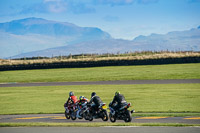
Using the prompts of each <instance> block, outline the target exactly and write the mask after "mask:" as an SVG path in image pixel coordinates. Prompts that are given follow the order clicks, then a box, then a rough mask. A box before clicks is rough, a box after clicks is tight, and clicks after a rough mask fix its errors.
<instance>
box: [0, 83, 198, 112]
mask: <svg viewBox="0 0 200 133" xmlns="http://www.w3.org/2000/svg"><path fill="white" fill-rule="evenodd" d="M116 90H119V91H120V92H121V93H123V94H124V95H125V97H126V100H127V101H128V102H131V103H132V108H134V109H135V110H136V112H140V113H141V112H165V113H171V112H181V113H184V112H187V113H199V112H200V84H167V85H166V84H160V85H152V84H151V85H150V84H144V85H83V86H45V87H44V86H43V87H9V88H7V87H5V88H3V87H1V88H0V114H27V113H30V114H35V113H63V112H64V108H63V104H64V102H65V101H66V99H67V98H68V93H69V91H74V92H75V94H76V95H77V96H80V95H84V96H86V97H88V98H90V94H91V92H93V91H95V92H96V93H97V95H99V96H100V97H101V98H102V100H103V101H104V102H105V103H107V105H108V104H109V102H110V101H111V100H112V98H113V96H114V93H115V91H116Z"/></svg>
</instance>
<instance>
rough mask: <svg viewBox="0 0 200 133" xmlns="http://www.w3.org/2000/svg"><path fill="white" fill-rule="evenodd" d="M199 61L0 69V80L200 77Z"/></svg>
mask: <svg viewBox="0 0 200 133" xmlns="http://www.w3.org/2000/svg"><path fill="white" fill-rule="evenodd" d="M199 68H200V63H195V64H170V65H144V66H114V67H93V68H64V69H43V70H18V71H1V72H0V83H8V82H21V83H25V82H67V81H109V80H110V81H111V80H150V79H158V80H161V79H200V69H199Z"/></svg>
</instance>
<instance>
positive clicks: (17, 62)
mask: <svg viewBox="0 0 200 133" xmlns="http://www.w3.org/2000/svg"><path fill="white" fill-rule="evenodd" d="M181 57H200V52H155V53H154V52H152V53H151V54H149V53H147V54H145V53H142V54H140V53H139V54H138V53H137V54H136V55H133V54H124V55H123V54H122V55H118V56H109V55H108V56H106V57H105V56H96V55H91V56H80V57H78V58H73V57H71V58H51V59H34V60H33V59H31V60H28V59H26V60H4V59H0V65H20V64H35V63H58V62H79V61H103V60H104V61H106V60H144V59H162V58H181Z"/></svg>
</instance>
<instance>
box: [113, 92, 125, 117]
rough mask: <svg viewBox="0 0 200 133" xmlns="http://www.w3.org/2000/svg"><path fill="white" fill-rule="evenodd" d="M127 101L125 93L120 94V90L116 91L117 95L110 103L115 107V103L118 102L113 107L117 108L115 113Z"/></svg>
mask: <svg viewBox="0 0 200 133" xmlns="http://www.w3.org/2000/svg"><path fill="white" fill-rule="evenodd" d="M125 103H127V102H126V100H125V97H124V95H122V94H120V92H119V91H116V92H115V96H114V98H113V101H112V102H111V103H110V105H109V106H110V107H113V105H114V104H116V105H115V106H114V107H113V109H114V110H115V111H114V112H113V113H115V112H118V110H119V109H120V108H121V107H122V105H123V104H125Z"/></svg>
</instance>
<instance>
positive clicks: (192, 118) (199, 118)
mask: <svg viewBox="0 0 200 133" xmlns="http://www.w3.org/2000/svg"><path fill="white" fill-rule="evenodd" d="M184 119H186V120H200V117H190V118H184Z"/></svg>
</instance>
